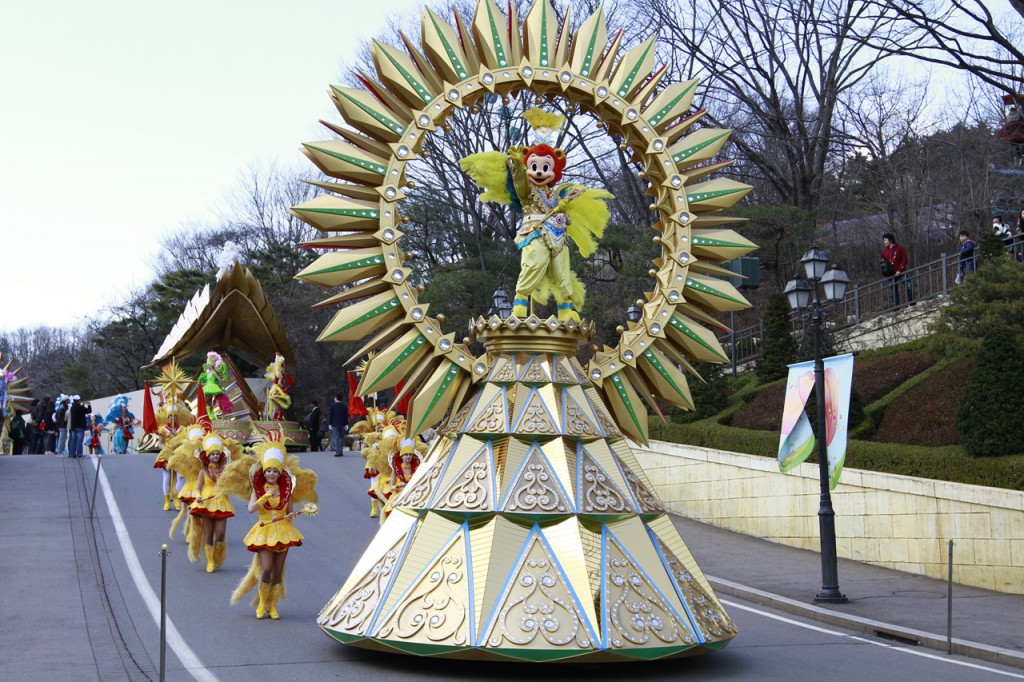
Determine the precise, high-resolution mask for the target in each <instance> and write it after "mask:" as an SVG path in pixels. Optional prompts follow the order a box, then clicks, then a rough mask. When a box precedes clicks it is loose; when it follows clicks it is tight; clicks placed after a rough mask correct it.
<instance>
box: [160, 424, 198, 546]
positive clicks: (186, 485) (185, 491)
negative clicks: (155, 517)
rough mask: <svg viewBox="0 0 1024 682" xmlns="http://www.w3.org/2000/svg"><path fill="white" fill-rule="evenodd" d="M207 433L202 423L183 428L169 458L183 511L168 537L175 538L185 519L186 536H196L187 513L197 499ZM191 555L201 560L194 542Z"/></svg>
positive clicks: (168, 462) (169, 467) (177, 517)
mask: <svg viewBox="0 0 1024 682" xmlns="http://www.w3.org/2000/svg"><path fill="white" fill-rule="evenodd" d="M205 435H206V428H204V427H203V426H202V425H201V424H192V425H191V426H189V427H187V428H185V429H182V431H181V433H180V434H179V437H180V440H179V441H178V445H177V447H175V448H174V452H173V453H171V456H170V457H168V459H167V468H168V469H169V470H171V471H173V472H174V474H175V475H176V476H177V477H178V493H177V499H178V502H179V503H180V505H181V507H180V509H181V511H180V512H179V513H178V515H177V516H176V517H175V518H174V521H173V522H171V529H170V531H169V532H168V537H170V538H171V539H172V540H173V539H174V533H175V531H177V529H178V526H179V525H180V524H181V522H182V521H185V538H186V540H188V538H189V537H195V536H194V535H193V534H192V533H193V531H192V520H191V516H190V515H189V514H188V513H187V511H188V508H189V505H191V504H192V503H193V502H194V501H195V499H196V498H195V489H196V481H198V480H199V472H200V471H201V470H202V468H203V465H202V462H200V461H199V451H200V450H201V449H202V447H203V437H204V436H205ZM189 549H190V556H189V558H190V559H191V560H192V562H193V563H195V562H196V561H198V560H199V547H198V545H197V546H196V548H195V551H191V549H192V543H191V542H189Z"/></svg>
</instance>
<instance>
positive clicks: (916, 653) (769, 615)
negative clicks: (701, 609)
mask: <svg viewBox="0 0 1024 682" xmlns="http://www.w3.org/2000/svg"><path fill="white" fill-rule="evenodd" d="M720 601H721V602H722V603H723V604H725V605H726V606H728V607H729V608H731V609H739V610H740V611H749V612H750V613H756V614H757V615H759V616H764V617H765V618H771V619H772V620H777V621H781V622H783V623H788V624H789V625H795V626H797V627H801V628H804V629H805V630H813V631H814V632H820V633H822V634H826V635H832V636H833V637H843V638H846V639H852V640H856V641H858V642H865V643H867V644H874V645H875V646H880V647H882V648H883V649H889V650H890V651H897V652H900V653H904V654H911V655H913V656H921V657H922V658H930V659H933V660H936V661H941V662H942V663H949V664H952V665H960V666H964V667H965V668H974V669H976V670H984V671H985V672H990V673H995V674H996V675H1005V676H1006V677H1013V678H1016V679H1018V680H1024V675H1021V674H1018V673H1013V672H1008V671H1006V670H999V669H997V668H989V667H988V666H984V665H978V664H977V663H968V662H967V661H958V660H956V659H953V658H949V657H948V656H945V655H939V654H932V653H929V652H927V651H920V650H917V649H911V648H909V647H902V646H894V645H892V644H888V643H886V642H879V641H877V640H873V639H867V638H866V637H860V636H858V635H848V634H845V633H842V632H836V631H835V630H829V629H827V628H823V627H819V626H817V625H810V624H809V623H801V622H800V621H798V620H793V619H792V618H786V617H785V616H779V615H776V614H774V613H768V612H767V611H762V610H760V609H755V608H753V607H750V606H746V605H744V604H739V603H737V602H734V601H729V600H726V599H721V600H720Z"/></svg>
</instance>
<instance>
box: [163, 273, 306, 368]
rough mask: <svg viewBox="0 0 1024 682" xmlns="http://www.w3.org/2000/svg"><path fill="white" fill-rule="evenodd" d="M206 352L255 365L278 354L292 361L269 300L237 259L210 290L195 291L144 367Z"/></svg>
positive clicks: (282, 329) (291, 354)
mask: <svg viewBox="0 0 1024 682" xmlns="http://www.w3.org/2000/svg"><path fill="white" fill-rule="evenodd" d="M210 350H216V351H222V352H223V351H229V350H230V351H232V352H235V353H238V354H239V355H241V356H243V357H244V358H246V359H247V360H249V361H250V362H252V363H253V364H255V365H262V364H264V363H266V362H267V360H268V359H272V358H273V357H274V353H280V354H281V355H283V356H284V357H285V360H286V361H287V362H289V363H291V362H294V361H295V357H294V354H293V353H292V347H291V344H289V343H288V337H287V336H286V335H285V333H284V328H282V327H281V323H280V322H278V320H277V316H276V315H275V314H274V309H273V308H272V307H271V305H270V300H269V299H268V298H267V296H266V294H264V293H263V288H262V287H261V286H260V283H259V281H258V280H257V279H256V278H255V277H254V276H253V274H252V272H250V270H249V268H246V267H242V266H241V265H240V264H239V263H237V262H236V263H235V264H234V265H233V266H231V268H229V269H228V270H227V272H225V273H224V274H222V275H221V276H220V277H218V278H217V282H216V284H215V286H214V288H213V290H212V291H211V290H210V285H206V286H205V287H203V289H202V290H201V291H197V292H196V294H195V296H193V297H192V300H190V301H189V302H188V304H187V305H186V306H185V310H184V311H182V313H181V316H180V317H179V318H178V321H177V323H175V325H174V327H173V328H172V329H171V331H170V333H169V334H168V335H167V338H166V339H164V342H163V345H162V346H160V350H158V351H157V352H156V355H155V356H153V359H152V360H150V362H149V364H148V365H147V367H153V366H154V365H162V364H165V363H167V362H170V361H171V360H172V359H174V358H184V357H187V356H189V355H192V354H194V353H206V352H207V351H210Z"/></svg>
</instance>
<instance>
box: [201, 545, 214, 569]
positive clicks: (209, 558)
mask: <svg viewBox="0 0 1024 682" xmlns="http://www.w3.org/2000/svg"><path fill="white" fill-rule="evenodd" d="M203 554H205V555H206V572H207V573H213V569H214V568H216V566H215V565H214V562H213V545H203Z"/></svg>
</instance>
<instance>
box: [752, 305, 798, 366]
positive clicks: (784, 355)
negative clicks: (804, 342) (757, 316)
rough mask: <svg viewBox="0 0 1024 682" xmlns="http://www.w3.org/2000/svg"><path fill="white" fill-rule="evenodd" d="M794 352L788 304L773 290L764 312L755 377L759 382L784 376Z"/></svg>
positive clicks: (794, 346) (794, 345)
mask: <svg viewBox="0 0 1024 682" xmlns="http://www.w3.org/2000/svg"><path fill="white" fill-rule="evenodd" d="M796 352H797V342H796V339H795V338H793V326H792V325H791V324H790V322H789V305H788V304H787V303H786V297H785V296H784V295H782V294H781V293H779V292H774V293H772V294H771V295H769V296H768V308H767V310H766V311H765V314H764V341H763V342H762V345H761V357H759V358H758V359H757V367H756V369H755V373H756V374H757V378H758V379H759V380H760V381H761V383H766V382H769V381H775V380H776V379H783V378H785V376H786V373H787V372H788V370H787V369H786V367H787V365H789V364H790V363H791V362H793V360H794V359H795V358H796Z"/></svg>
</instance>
